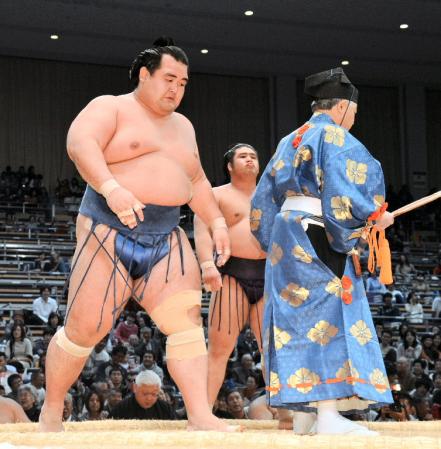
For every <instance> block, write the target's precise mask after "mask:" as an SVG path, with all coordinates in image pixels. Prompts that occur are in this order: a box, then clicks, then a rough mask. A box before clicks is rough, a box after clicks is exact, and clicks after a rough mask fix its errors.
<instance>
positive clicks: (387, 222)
mask: <svg viewBox="0 0 441 449" xmlns="http://www.w3.org/2000/svg"><path fill="white" fill-rule="evenodd" d="M393 224H394V216H393V215H392V214H391V213H390V212H388V211H384V212H383V213H382V214H381V216H380V217H379V218H378V219H377V220H375V227H376V228H378V229H381V230H382V229H386V228H387V227H389V226H391V225H393Z"/></svg>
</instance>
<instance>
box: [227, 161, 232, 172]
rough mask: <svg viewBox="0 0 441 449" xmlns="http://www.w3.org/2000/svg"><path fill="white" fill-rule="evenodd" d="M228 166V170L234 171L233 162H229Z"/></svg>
mask: <svg viewBox="0 0 441 449" xmlns="http://www.w3.org/2000/svg"><path fill="white" fill-rule="evenodd" d="M227 168H228V171H229V172H230V173H231V172H232V171H233V164H232V163H231V162H228V164H227Z"/></svg>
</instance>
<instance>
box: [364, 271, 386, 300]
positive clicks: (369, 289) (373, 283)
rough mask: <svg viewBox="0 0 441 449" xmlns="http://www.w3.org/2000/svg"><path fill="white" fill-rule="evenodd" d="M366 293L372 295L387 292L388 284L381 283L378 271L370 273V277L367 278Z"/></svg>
mask: <svg viewBox="0 0 441 449" xmlns="http://www.w3.org/2000/svg"><path fill="white" fill-rule="evenodd" d="M366 293H369V294H370V295H383V294H384V293H386V286H385V285H384V284H383V283H381V281H380V278H379V277H378V274H377V272H376V271H374V272H373V273H369V277H368V278H367V280H366Z"/></svg>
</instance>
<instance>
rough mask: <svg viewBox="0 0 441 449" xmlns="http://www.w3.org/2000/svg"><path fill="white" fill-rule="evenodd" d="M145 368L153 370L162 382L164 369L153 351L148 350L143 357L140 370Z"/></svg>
mask: <svg viewBox="0 0 441 449" xmlns="http://www.w3.org/2000/svg"><path fill="white" fill-rule="evenodd" d="M145 370H152V371H153V372H154V373H156V374H157V375H158V376H159V378H160V379H161V382H162V381H163V380H164V371H163V370H162V368H161V367H159V366H158V365H157V363H156V360H155V354H154V352H153V351H146V352H145V353H144V355H143V357H142V364H141V365H140V366H139V372H142V371H145Z"/></svg>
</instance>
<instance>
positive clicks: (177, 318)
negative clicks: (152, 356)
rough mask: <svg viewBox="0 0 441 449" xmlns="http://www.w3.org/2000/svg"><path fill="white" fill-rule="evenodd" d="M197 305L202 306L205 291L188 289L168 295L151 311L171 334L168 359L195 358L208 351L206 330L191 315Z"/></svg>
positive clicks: (152, 315)
mask: <svg viewBox="0 0 441 449" xmlns="http://www.w3.org/2000/svg"><path fill="white" fill-rule="evenodd" d="M195 306H198V307H200V306H201V291H200V290H184V291H182V292H179V293H176V294H175V295H173V296H170V297H169V298H167V299H165V300H164V301H163V302H162V303H161V304H160V305H159V306H158V307H156V308H155V309H154V310H153V311H152V312H151V313H150V317H151V318H152V320H153V321H154V322H155V323H156V325H157V326H158V327H159V329H160V330H161V332H163V333H164V334H165V335H167V336H168V338H167V347H166V357H167V359H176V360H183V359H192V358H194V357H197V356H198V355H205V354H207V347H206V344H205V336H204V330H203V328H202V327H201V325H200V324H198V323H195V322H193V321H192V320H191V319H190V318H189V316H188V311H189V310H190V309H192V308H193V307H195Z"/></svg>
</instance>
